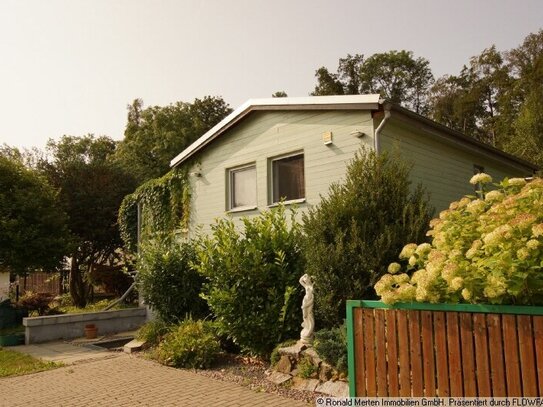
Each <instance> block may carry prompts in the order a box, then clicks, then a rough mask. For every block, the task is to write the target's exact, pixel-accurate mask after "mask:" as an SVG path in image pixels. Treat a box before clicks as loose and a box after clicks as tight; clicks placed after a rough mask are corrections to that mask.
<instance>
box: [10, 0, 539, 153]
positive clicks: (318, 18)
mask: <svg viewBox="0 0 543 407" xmlns="http://www.w3.org/2000/svg"><path fill="white" fill-rule="evenodd" d="M542 28H543V1H541V0H511V1H510V0H476V1H475V0H455V1H450V0H380V1H367V0H358V1H354V0H352V1H351V0H329V1H325V0H267V1H263V0H0V144H2V143H7V144H8V145H11V146H15V147H27V148H30V147H33V146H36V147H38V148H43V147H44V145H45V143H46V141H47V139H49V138H53V139H58V138H60V137H61V136H62V135H64V134H66V135H73V136H81V135H85V134H88V133H94V134H96V135H107V136H109V137H111V138H113V139H115V140H121V139H122V137H123V132H124V127H125V125H126V114H127V109H126V108H127V105H129V104H130V103H131V102H132V101H133V100H134V99H136V98H141V99H143V102H144V106H151V105H160V106H165V105H168V104H170V103H174V102H176V101H185V102H191V101H193V100H194V99H195V98H202V97H204V96H206V95H213V96H222V97H223V98H224V99H225V100H226V101H227V102H228V103H229V104H230V105H231V106H232V107H233V108H236V107H237V106H238V105H240V104H241V103H243V102H244V101H246V100H247V99H251V98H259V97H270V96H271V95H272V93H274V92H276V91H279V90H284V91H286V92H287V93H288V95H289V96H307V95H308V94H309V93H310V92H311V91H312V90H313V88H314V86H315V83H316V82H315V77H314V74H315V70H316V69H318V68H319V67H321V66H326V67H328V68H329V69H330V70H331V71H334V72H335V71H336V69H337V64H338V60H339V58H342V57H345V56H346V55H347V54H349V53H350V54H356V53H359V54H364V55H366V56H370V55H372V54H374V53H377V52H386V51H390V50H401V49H406V50H410V51H413V53H414V55H415V57H424V58H426V59H428V60H429V61H430V66H431V68H432V71H433V73H434V75H435V77H436V78H437V77H439V76H441V75H443V74H457V73H458V72H459V71H460V69H461V68H462V66H463V65H464V64H467V63H468V61H469V58H470V57H471V56H474V55H477V54H479V53H480V52H481V51H482V50H483V49H485V48H488V47H490V46H491V45H493V44H495V45H496V47H497V49H498V50H500V51H504V50H508V49H511V48H514V47H517V46H518V45H520V44H521V43H522V41H523V39H524V38H525V37H526V36H527V35H528V34H530V33H532V32H537V31H539V30H540V29H542Z"/></svg>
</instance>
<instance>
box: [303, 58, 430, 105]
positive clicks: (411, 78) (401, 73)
mask: <svg viewBox="0 0 543 407" xmlns="http://www.w3.org/2000/svg"><path fill="white" fill-rule="evenodd" d="M315 76H316V77H317V85H316V86H315V90H314V91H313V93H312V95H356V94H364V93H379V94H381V96H383V97H384V98H386V99H388V100H389V101H391V102H393V103H397V104H401V105H403V106H405V107H407V108H409V109H411V110H414V111H415V112H417V113H420V114H426V113H427V112H428V103H427V97H428V91H429V88H430V86H431V84H432V83H433V81H434V76H433V74H432V71H431V69H430V63H429V62H428V61H427V60H426V59H424V58H422V57H419V58H415V57H414V56H413V53H412V52H411V51H389V52H385V53H380V54H374V55H372V56H370V57H369V58H367V59H364V56H363V55H361V54H355V55H350V54H347V56H346V57H345V58H340V59H339V65H338V70H337V73H335V74H334V73H330V72H329V71H328V69H327V68H325V67H321V68H319V69H318V70H317V72H316V73H315Z"/></svg>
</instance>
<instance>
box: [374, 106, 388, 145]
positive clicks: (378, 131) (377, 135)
mask: <svg viewBox="0 0 543 407" xmlns="http://www.w3.org/2000/svg"><path fill="white" fill-rule="evenodd" d="M384 112H385V117H383V120H381V123H379V126H377V128H376V129H375V136H374V139H373V145H374V148H375V152H376V153H377V154H379V153H380V152H381V130H382V129H383V127H384V125H385V123H386V121H387V120H388V119H389V118H390V105H387V106H384Z"/></svg>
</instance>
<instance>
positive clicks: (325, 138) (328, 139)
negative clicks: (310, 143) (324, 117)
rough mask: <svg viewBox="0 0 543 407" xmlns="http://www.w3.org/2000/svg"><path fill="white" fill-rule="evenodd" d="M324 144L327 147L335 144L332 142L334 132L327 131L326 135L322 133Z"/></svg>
mask: <svg viewBox="0 0 543 407" xmlns="http://www.w3.org/2000/svg"><path fill="white" fill-rule="evenodd" d="M322 142H323V143H324V145H325V146H327V145H329V144H332V143H333V141H332V132H331V131H327V132H325V133H322Z"/></svg>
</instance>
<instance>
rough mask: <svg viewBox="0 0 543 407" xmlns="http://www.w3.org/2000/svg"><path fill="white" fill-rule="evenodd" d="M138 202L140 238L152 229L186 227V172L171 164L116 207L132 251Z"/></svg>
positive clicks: (135, 246)
mask: <svg viewBox="0 0 543 407" xmlns="http://www.w3.org/2000/svg"><path fill="white" fill-rule="evenodd" d="M138 202H139V203H140V205H141V239H142V240H145V239H146V238H148V237H149V236H151V235H152V234H155V233H172V232H174V231H175V230H183V229H186V228H188V220H189V209H190V208H189V207H190V188H189V182H188V176H187V172H186V171H185V170H184V169H180V168H174V169H173V170H171V171H170V172H168V173H167V174H166V175H164V176H162V177H160V178H155V179H152V180H149V181H147V182H146V183H144V184H142V185H140V186H139V187H138V188H137V189H136V191H134V193H132V194H130V195H127V196H126V197H125V198H124V200H123V202H122V204H121V207H120V208H119V227H120V232H121V237H122V239H123V241H124V244H125V247H126V249H127V250H128V251H129V252H132V253H135V252H136V250H137V243H138Z"/></svg>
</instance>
